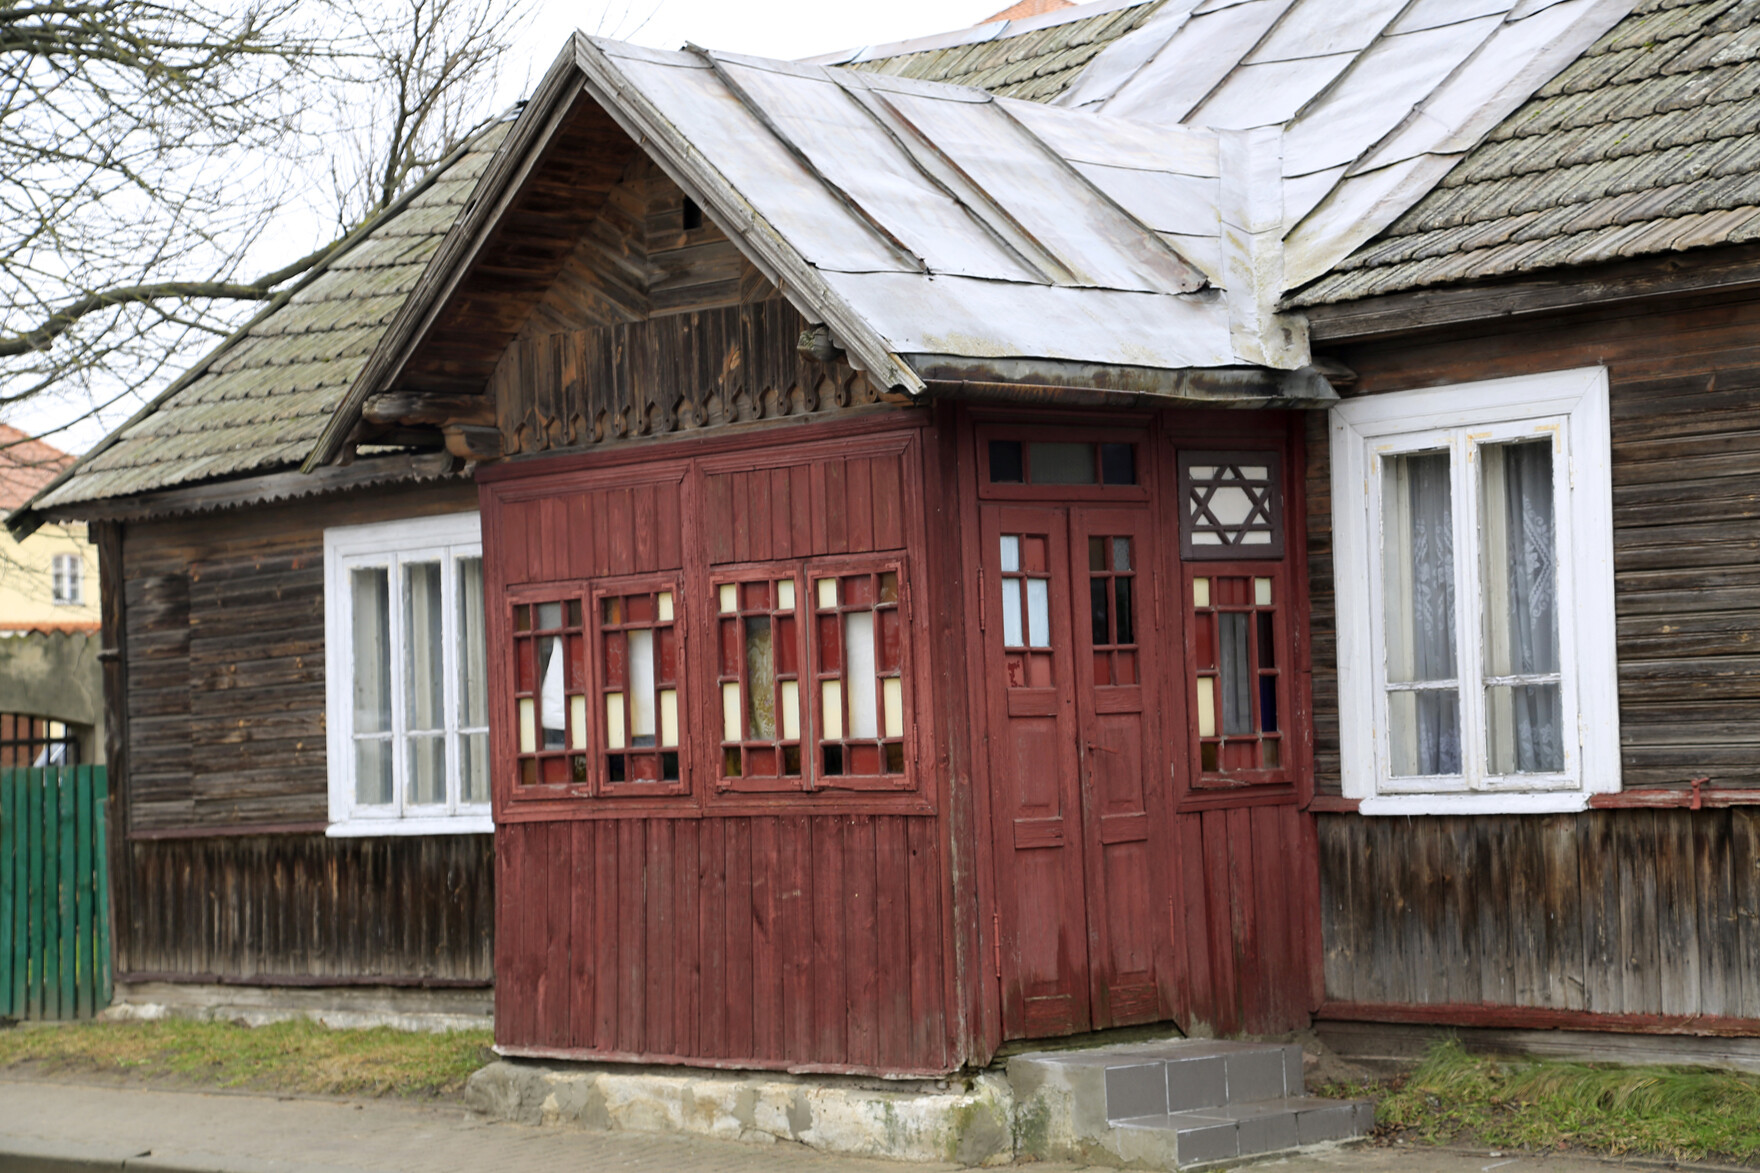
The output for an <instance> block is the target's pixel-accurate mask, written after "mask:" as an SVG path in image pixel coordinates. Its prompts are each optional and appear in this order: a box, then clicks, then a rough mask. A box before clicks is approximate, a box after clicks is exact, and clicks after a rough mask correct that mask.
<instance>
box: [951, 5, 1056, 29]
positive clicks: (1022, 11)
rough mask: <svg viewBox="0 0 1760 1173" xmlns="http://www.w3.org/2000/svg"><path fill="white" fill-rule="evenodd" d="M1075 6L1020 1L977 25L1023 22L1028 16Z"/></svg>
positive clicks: (1041, 14) (1042, 14)
mask: <svg viewBox="0 0 1760 1173" xmlns="http://www.w3.org/2000/svg"><path fill="white" fill-rule="evenodd" d="M1075 6H1076V5H1075V0H1020V3H1019V4H1010V5H1009V6H1008V7H1007V8H1004V9H1003V10H1002V11H1001V12H998V13H997V14H996V15H995V16H986V17H985V18H984V19H983V20H980V21H979V22H978V24H990V23H992V22H994V21H998V20H1024V19H1026V18H1027V17H1029V16H1044V15H1045V14H1046V13H1047V12H1056V11H1057V10H1058V9H1060V8H1074V7H1075ZM974 27H975V26H974Z"/></svg>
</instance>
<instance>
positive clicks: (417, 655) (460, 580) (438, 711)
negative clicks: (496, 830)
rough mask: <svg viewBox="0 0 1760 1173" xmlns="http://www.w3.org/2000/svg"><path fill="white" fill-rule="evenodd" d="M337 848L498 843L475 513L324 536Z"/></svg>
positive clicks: (333, 817)
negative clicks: (456, 837) (454, 839)
mask: <svg viewBox="0 0 1760 1173" xmlns="http://www.w3.org/2000/svg"><path fill="white" fill-rule="evenodd" d="M324 624H325V654H326V659H327V664H328V668H327V670H326V673H325V678H326V694H327V698H328V713H329V721H328V726H329V739H328V750H329V754H328V759H329V775H330V829H329V834H331V835H333V836H346V835H425V834H449V833H463V832H487V831H491V830H493V825H492V823H491V820H490V815H489V702H488V658H487V657H488V650H487V646H486V639H485V634H484V624H483V542H482V530H481V526H480V523H479V521H478V516H477V514H475V513H461V514H452V515H448V516H444V517H423V518H410V519H408V520H403V521H392V522H380V523H375V524H371V525H353V526H338V527H334V528H332V529H327V530H325V531H324Z"/></svg>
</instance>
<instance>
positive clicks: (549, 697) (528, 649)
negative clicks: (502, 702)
mask: <svg viewBox="0 0 1760 1173" xmlns="http://www.w3.org/2000/svg"><path fill="white" fill-rule="evenodd" d="M513 633H514V640H513V642H514V649H513V650H514V698H515V699H514V704H515V707H516V710H517V726H518V727H517V730H516V733H517V737H518V744H517V746H516V749H517V752H518V755H519V774H518V780H519V783H520V784H521V785H524V786H534V785H538V784H540V783H545V784H552V785H555V784H564V783H576V784H584V783H585V782H586V781H587V756H586V751H587V745H588V741H587V734H588V726H589V723H590V722H589V718H588V715H587V697H586V640H585V636H584V633H583V632H582V625H581V602H580V600H579V599H555V600H550V601H547V602H539V603H521V604H518V605H517V606H515V607H514V609H513Z"/></svg>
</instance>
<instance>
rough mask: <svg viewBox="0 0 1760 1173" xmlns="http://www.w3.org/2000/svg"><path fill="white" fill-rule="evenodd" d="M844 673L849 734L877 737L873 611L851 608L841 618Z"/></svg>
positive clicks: (878, 727) (878, 724)
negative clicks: (846, 686) (847, 683)
mask: <svg viewBox="0 0 1760 1173" xmlns="http://www.w3.org/2000/svg"><path fill="white" fill-rule="evenodd" d="M843 648H844V657H845V660H844V663H845V665H846V668H845V676H846V677H847V679H848V680H849V735H850V736H851V737H878V736H880V714H879V713H878V712H876V711H875V710H876V709H877V708H878V707H879V699H880V698H879V697H878V696H877V695H876V691H877V690H876V689H875V687H874V685H875V679H874V613H873V612H872V611H850V612H848V613H847V614H845V615H844V617H843Z"/></svg>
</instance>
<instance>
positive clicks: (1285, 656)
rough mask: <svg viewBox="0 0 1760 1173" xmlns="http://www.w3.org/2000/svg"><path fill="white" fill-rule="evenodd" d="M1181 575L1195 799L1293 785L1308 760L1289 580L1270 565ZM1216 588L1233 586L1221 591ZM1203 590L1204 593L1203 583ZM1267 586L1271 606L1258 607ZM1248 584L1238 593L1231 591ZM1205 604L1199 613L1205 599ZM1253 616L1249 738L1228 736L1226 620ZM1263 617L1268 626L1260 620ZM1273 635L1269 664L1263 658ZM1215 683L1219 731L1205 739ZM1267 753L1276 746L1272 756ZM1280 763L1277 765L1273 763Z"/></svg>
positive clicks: (1190, 568) (1214, 567) (1218, 566)
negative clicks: (1268, 720) (1270, 716)
mask: <svg viewBox="0 0 1760 1173" xmlns="http://www.w3.org/2000/svg"><path fill="white" fill-rule="evenodd" d="M1182 571H1183V572H1182V573H1181V575H1180V585H1181V603H1180V606H1181V609H1182V611H1183V612H1184V619H1185V647H1186V658H1185V665H1184V675H1185V690H1186V706H1187V712H1188V713H1190V715H1191V716H1190V722H1189V733H1190V746H1191V760H1190V771H1191V773H1190V777H1191V779H1192V783H1191V789H1192V791H1194V792H1200V791H1216V790H1230V789H1236V788H1240V787H1247V786H1276V785H1293V784H1294V783H1295V781H1296V779H1297V776H1298V765H1299V763H1298V762H1297V760H1296V758H1297V755H1298V754H1299V753H1301V752H1302V748H1303V747H1302V744H1301V738H1300V736H1299V734H1298V733H1297V732H1296V729H1295V720H1296V713H1295V701H1296V696H1295V693H1294V688H1295V683H1296V675H1297V673H1296V670H1295V666H1294V641H1293V640H1292V639H1291V632H1290V607H1291V605H1292V604H1293V602H1294V599H1293V598H1292V596H1291V592H1290V586H1289V582H1290V576H1289V575H1288V574H1287V573H1286V572H1285V569H1284V567H1283V566H1282V565H1274V564H1268V563H1265V562H1253V561H1245V562H1186V563H1183V564H1182ZM1218 580H1224V581H1226V582H1228V583H1229V584H1231V585H1230V586H1228V587H1223V586H1221V585H1219V582H1218ZM1200 581H1202V582H1203V583H1204V584H1205V585H1204V587H1203V588H1202V590H1200V588H1199V587H1198V583H1199V582H1200ZM1260 581H1263V582H1265V583H1267V584H1268V590H1269V595H1270V598H1269V602H1266V603H1261V602H1259V601H1258V588H1257V583H1258V582H1260ZM1236 583H1239V584H1244V585H1242V586H1235V585H1233V584H1236ZM1200 594H1202V595H1204V596H1205V598H1206V601H1205V604H1204V605H1200V600H1199V596H1200ZM1225 614H1240V615H1245V616H1247V620H1246V623H1245V627H1246V648H1247V650H1246V663H1247V665H1248V671H1249V672H1250V673H1251V674H1252V678H1253V687H1251V688H1249V689H1248V690H1247V693H1248V713H1249V718H1250V728H1251V732H1248V733H1237V734H1229V733H1228V732H1226V724H1225V722H1226V717H1225V701H1224V698H1223V695H1222V693H1223V688H1222V680H1221V646H1220V644H1221V633H1220V628H1221V616H1223V615H1225ZM1261 617H1264V618H1261ZM1267 635H1269V637H1270V641H1271V653H1272V654H1271V657H1270V659H1269V663H1267V659H1266V657H1265V655H1264V651H1265V649H1264V647H1263V646H1262V645H1263V642H1264V640H1265V638H1266V636H1267ZM1206 679H1208V680H1211V681H1213V682H1214V683H1213V684H1212V686H1211V690H1210V692H1209V694H1208V701H1209V706H1210V708H1209V711H1210V713H1211V716H1212V720H1213V722H1214V723H1213V725H1212V727H1211V731H1210V732H1209V733H1205V732H1204V727H1205V721H1204V705H1205V702H1206V693H1205V690H1204V689H1203V687H1202V685H1201V683H1200V682H1201V681H1203V680H1206ZM1267 699H1269V700H1270V702H1271V705H1272V706H1274V707H1275V721H1274V723H1275V730H1274V731H1271V730H1266V729H1265V728H1264V724H1265V717H1266V713H1265V708H1266V705H1265V702H1266V700H1267ZM1267 745H1275V747H1276V748H1275V749H1274V750H1268V749H1267V748H1266V746H1267ZM1272 757H1275V761H1274V762H1272V761H1270V758H1272Z"/></svg>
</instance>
